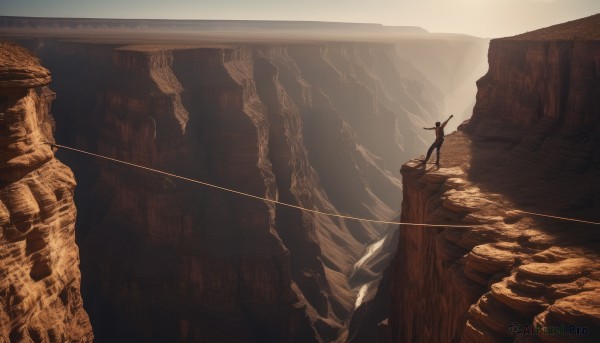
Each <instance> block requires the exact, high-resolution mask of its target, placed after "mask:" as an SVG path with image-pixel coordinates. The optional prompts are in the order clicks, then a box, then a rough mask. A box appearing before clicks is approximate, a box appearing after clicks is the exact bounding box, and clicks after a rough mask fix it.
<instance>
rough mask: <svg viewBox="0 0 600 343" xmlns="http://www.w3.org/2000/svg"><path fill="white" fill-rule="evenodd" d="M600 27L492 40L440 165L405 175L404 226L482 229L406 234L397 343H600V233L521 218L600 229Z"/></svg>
mask: <svg viewBox="0 0 600 343" xmlns="http://www.w3.org/2000/svg"><path fill="white" fill-rule="evenodd" d="M598 27H600V15H595V16H592V17H588V18H584V19H581V20H579V21H575V22H570V23H566V24H562V25H558V26H555V27H551V28H548V29H542V30H539V31H535V32H531V33H528V34H524V35H521V36H516V37H510V38H503V39H497V40H493V41H492V42H491V44H490V49H489V64H490V68H489V71H488V73H487V74H486V75H485V76H484V77H483V78H481V79H480V80H479V81H478V83H477V85H478V93H477V103H476V105H475V108H474V110H473V117H472V119H471V120H470V121H469V122H468V123H466V124H464V125H463V126H462V130H461V131H459V132H456V133H454V134H452V135H450V136H449V137H447V139H446V142H445V144H444V147H443V153H442V165H441V167H439V168H437V167H434V166H433V165H426V166H424V165H421V164H419V163H418V162H416V161H414V160H413V161H410V162H408V163H406V164H405V165H404V166H403V167H402V169H401V173H402V176H403V187H404V191H403V192H404V201H403V205H402V220H404V221H409V222H418V223H423V222H427V223H438V224H450V223H463V224H476V225H478V227H472V228H445V229H434V228H421V227H411V226H403V227H400V239H399V245H398V250H397V254H396V256H395V258H394V261H393V265H392V266H393V267H392V268H393V273H392V281H391V285H390V288H391V292H392V293H391V295H392V310H391V314H390V318H389V326H390V327H389V329H390V330H391V333H392V340H393V341H397V342H403V341H427V342H448V341H462V342H484V341H485V342H492V341H493V342H496V341H506V340H513V339H514V340H518V341H535V342H540V341H541V342H558V341H561V342H563V341H573V342H575V341H576V342H583V341H586V342H592V341H597V340H598V338H599V337H600V336H599V334H600V273H599V272H598V271H599V270H600V269H599V267H600V256H599V254H600V245H599V244H600V231H599V230H598V226H597V225H593V224H585V223H577V222H568V221H562V220H556V219H551V218H544V217H539V216H533V215H528V214H526V213H523V212H519V210H522V211H529V212H536V213H546V214H551V215H555V216H564V217H571V218H580V219H586V220H589V221H595V222H599V221H600V215H599V214H600V202H599V201H598V196H597V194H598V192H599V191H600V182H599V181H598V176H599V175H600V126H599V123H600V96H599V95H600V76H599V75H600V69H599V66H600V63H599V61H600V60H599V56H600V41H599V39H600V36H598V32H597V28H598ZM530 325H533V327H534V328H535V327H539V328H540V330H541V331H540V332H541V333H540V332H537V333H534V332H532V331H529V333H530V334H529V335H527V330H528V328H530ZM544 330H546V331H544ZM547 330H555V331H554V334H544V333H547V332H548V331H547Z"/></svg>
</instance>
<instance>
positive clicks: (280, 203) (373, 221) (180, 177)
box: [44, 142, 600, 228]
mask: <svg viewBox="0 0 600 343" xmlns="http://www.w3.org/2000/svg"><path fill="white" fill-rule="evenodd" d="M44 144H49V145H51V146H55V147H58V148H63V149H67V150H71V151H75V152H78V153H82V154H85V155H89V156H93V157H96V158H100V159H104V160H108V161H112V162H116V163H120V164H124V165H127V166H130V167H134V168H138V169H143V170H147V171H151V172H153V173H157V174H162V175H166V176H170V177H173V178H177V179H180V180H184V181H188V182H192V183H196V184H200V185H203V186H206V187H211V188H214V189H218V190H222V191H225V192H229V193H234V194H238V195H242V196H245V197H248V198H253V199H257V200H262V201H266V202H270V203H273V204H277V205H281V206H286V207H290V208H295V209H297V210H300V211H305V212H310V213H315V214H320V215H324V216H329V217H336V218H343V219H350V220H356V221H362V222H369V223H379V224H392V225H412V226H431V227H454V228H472V227H481V226H484V225H457V224H426V223H407V222H395V221H386V220H376V219H367V218H360V217H353V216H347V215H343V214H336V213H329V212H322V211H319V210H313V209H310V208H305V207H302V206H297V205H292V204H288V203H286V202H282V201H278V200H273V199H268V198H265V197H261V196H257V195H253V194H249V193H245V192H241V191H237V190H235V189H231V188H227V187H222V186H217V185H214V184H211V183H208V182H204V181H200V180H196V179H191V178H188V177H185V176H180V175H177V174H173V173H169V172H165V171H162V170H159V169H154V168H150V167H146V166H142V165H139V164H135V163H131V162H127V161H123V160H119V159H116V158H112V157H108V156H104V155H100V154H95V153H93V152H89V151H85V150H81V149H76V148H72V147H69V146H66V145H61V144H56V143H49V142H44ZM513 211H516V212H521V213H524V214H530V215H534V216H540V217H548V218H554V219H560V220H566V221H573V222H579V223H585V224H593V225H600V223H596V222H592V221H587V220H580V219H573V218H566V217H558V216H551V215H547V214H541V213H535V212H528V211H521V210H517V209H513Z"/></svg>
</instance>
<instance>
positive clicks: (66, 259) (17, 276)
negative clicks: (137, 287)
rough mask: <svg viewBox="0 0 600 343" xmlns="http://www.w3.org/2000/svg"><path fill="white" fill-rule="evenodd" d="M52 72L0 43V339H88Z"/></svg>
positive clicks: (70, 190)
mask: <svg viewBox="0 0 600 343" xmlns="http://www.w3.org/2000/svg"><path fill="white" fill-rule="evenodd" d="M50 79H51V78H50V73H49V72H48V70H47V69H45V68H44V67H42V66H40V64H39V61H38V60H37V58H35V57H34V56H33V55H31V53H30V52H29V51H27V50H25V49H23V48H22V47H19V46H16V45H13V44H9V43H5V42H1V43H0V224H1V231H0V342H6V343H8V342H14V343H16V342H92V340H93V337H94V336H93V334H92V328H91V325H90V322H89V319H88V315H87V314H86V312H85V311H84V309H83V304H82V299H81V293H80V271H79V250H78V247H77V245H76V244H75V217H76V213H77V211H76V209H75V203H74V201H73V192H74V189H75V179H74V177H73V173H72V172H71V170H70V169H69V168H67V167H66V166H65V165H64V164H62V163H61V162H59V161H58V160H57V159H55V158H54V153H53V151H52V148H51V146H50V145H49V144H45V142H53V136H52V133H53V127H54V121H53V119H52V117H51V116H50V114H49V108H50V103H51V102H52V100H53V99H54V93H53V92H52V91H51V90H50V89H49V88H48V87H46V86H47V85H48V84H49V83H50Z"/></svg>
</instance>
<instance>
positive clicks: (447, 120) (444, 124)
mask: <svg viewBox="0 0 600 343" xmlns="http://www.w3.org/2000/svg"><path fill="white" fill-rule="evenodd" d="M452 117H454V114H451V115H450V117H448V119H446V121H445V122H443V123H442V125H441V126H442V128H444V127H445V126H446V124H448V122H449V121H450V119H452Z"/></svg>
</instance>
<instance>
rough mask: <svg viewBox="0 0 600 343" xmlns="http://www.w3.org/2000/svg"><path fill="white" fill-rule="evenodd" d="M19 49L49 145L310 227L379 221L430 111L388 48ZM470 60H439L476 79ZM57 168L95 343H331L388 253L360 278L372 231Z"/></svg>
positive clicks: (48, 44) (422, 82)
mask: <svg viewBox="0 0 600 343" xmlns="http://www.w3.org/2000/svg"><path fill="white" fill-rule="evenodd" d="M148 39H151V38H148ZM94 40H96V38H94ZM23 41H24V42H25V43H26V44H28V45H29V46H31V48H32V49H35V51H36V53H38V54H39V55H40V56H42V58H43V59H44V61H45V63H48V64H49V65H50V66H51V70H52V71H53V75H54V79H55V81H54V82H55V85H56V87H57V88H55V89H57V92H58V93H59V94H60V95H61V97H62V100H61V97H59V98H58V99H57V101H56V103H55V107H54V108H55V110H54V112H55V113H57V115H56V120H57V122H58V125H57V128H58V131H57V137H58V139H59V141H60V142H61V143H63V144H66V145H71V146H75V147H79V148H83V149H86V150H90V151H94V152H98V153H101V154H103V155H107V156H111V157H116V158H119V159H123V160H127V161H130V162H133V163H139V164H142V165H146V166H151V167H154V168H158V169H163V170H167V171H170V172H173V173H176V174H180V175H182V176H186V177H190V178H194V179H199V180H203V181H207V182H211V183H214V184H217V185H220V186H224V187H229V188H233V189H237V190H240V191H243V192H246V193H250V194H254V195H257V196H262V197H266V198H269V199H278V200H281V201H284V202H288V203H291V204H294V205H298V206H303V207H308V208H317V209H319V210H323V211H327V212H335V213H338V212H339V213H345V214H351V215H354V216H361V217H368V218H393V217H394V210H393V209H392V208H391V206H390V205H392V206H397V204H399V203H400V200H401V184H400V182H399V180H397V179H396V178H395V177H394V176H393V174H392V173H393V172H394V171H395V170H396V169H397V168H398V167H399V166H400V164H401V161H402V160H404V159H406V158H408V157H409V156H411V155H413V154H414V151H417V150H422V149H424V148H425V146H426V141H427V140H429V135H428V132H427V131H423V130H421V129H420V128H421V127H422V126H424V125H426V124H425V123H432V122H435V121H436V120H438V116H439V115H440V114H439V112H440V111H442V110H443V109H444V101H443V97H444V95H445V93H444V92H443V91H441V90H440V89H439V88H438V87H437V86H436V85H434V84H433V83H432V82H431V81H429V80H428V78H427V77H425V76H424V75H423V74H422V73H421V72H420V71H419V70H418V69H417V68H415V67H414V66H413V64H412V63H411V62H410V61H407V60H403V59H401V58H399V57H400V56H401V54H400V53H401V52H402V49H404V48H406V47H404V46H403V45H402V44H399V45H393V44H381V43H373V42H364V43H348V42H345V43H342V42H338V43H335V42H313V43H297V44H289V43H281V44H273V43H269V44H250V43H248V44H240V43H238V44H220V45H215V44H206V43H204V44H188V45H174V44H166V43H164V42H158V43H155V44H154V43H152V42H149V43H148V44H146V45H141V44H139V43H134V44H122V43H119V42H108V41H105V42H102V43H101V44H100V43H93V42H86V38H85V37H84V38H77V39H74V40H70V39H64V40H50V39H33V40H23ZM481 43H482V41H480V40H476V39H473V38H464V39H463V38H461V39H457V40H456V41H453V42H452V44H450V48H449V50H448V51H452V52H453V54H456V55H460V54H461V53H462V51H466V53H465V54H464V57H465V59H467V60H472V61H474V64H476V62H479V54H480V52H481V51H484V50H485V44H483V46H482V44H481ZM407 46H408V45H407ZM414 49H419V47H416V48H414ZM421 49H423V50H427V47H426V46H423V47H421ZM436 63H437V62H435V61H434V62H432V64H436ZM447 72H448V73H449V74H452V75H454V74H453V73H454V70H451V69H449V70H447ZM454 76H456V78H455V81H456V83H453V85H461V84H463V82H461V81H460V79H461V77H460V76H457V75H454ZM463 77H464V78H470V77H472V74H468V76H464V75H463ZM417 114H418V115H417ZM63 158H64V159H66V160H68V161H69V163H70V165H72V166H73V168H74V169H75V172H76V174H77V175H81V177H79V186H78V193H77V198H76V199H77V200H76V201H77V204H78V208H79V210H80V216H79V220H78V225H79V227H78V232H79V233H81V234H80V235H79V237H80V241H81V249H82V270H83V290H84V299H85V301H86V309H87V311H88V313H90V317H91V321H92V324H93V326H94V333H95V336H96V341H97V342H132V341H144V342H149V341H155V342H167V341H177V340H178V341H188V342H198V341H201V342H269V341H272V342H279V341H290V342H332V341H345V339H346V336H347V331H348V330H347V326H348V321H349V320H350V317H351V314H352V313H353V311H354V309H355V306H357V304H359V305H360V302H358V301H357V300H358V299H357V295H359V294H360V293H361V292H360V290H362V289H364V288H363V286H364V285H365V284H369V285H371V284H373V287H371V288H370V289H376V285H375V284H376V281H377V279H378V278H379V277H380V276H381V272H382V270H383V268H384V266H385V264H386V263H385V262H386V261H387V260H386V258H385V257H386V256H388V255H389V254H390V251H391V250H392V249H393V246H394V244H389V243H386V244H385V245H381V246H380V247H379V248H377V249H374V254H375V255H376V256H372V257H370V258H365V259H364V260H363V259H361V256H363V254H364V253H365V251H368V249H367V246H369V247H373V246H376V245H377V242H380V241H381V240H382V239H383V237H384V236H385V235H387V234H388V233H389V230H388V229H387V228H385V227H380V226H376V225H373V224H369V223H357V222H351V221H345V220H340V219H331V218H328V217H322V216H315V215H313V214H310V213H302V212H299V211H297V210H292V209H288V208H284V207H274V206H273V205H271V204H270V203H266V202H262V201H256V200H252V199H246V198H244V197H240V196H238V195H233V194H228V193H223V192H221V191H217V190H213V189H208V188H203V187H200V186H196V185H193V184H187V183H184V182H182V181H179V180H176V179H170V178H166V177H163V176H157V175H153V174H148V173H146V172H140V171H139V170H135V169H130V168H124V167H122V166H119V165H115V164H112V163H108V162H103V161H95V160H88V159H86V158H85V157H82V156H78V155H71V154H69V153H66V152H65V153H64V155H63ZM394 204H396V205H394ZM390 242H391V241H390ZM382 247H383V248H385V250H384V249H383V248H382ZM369 292H371V291H369ZM363 293H364V292H363ZM365 299H366V298H365ZM358 325H360V322H359V324H358Z"/></svg>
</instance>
